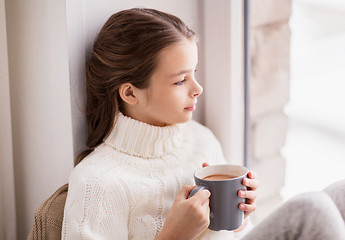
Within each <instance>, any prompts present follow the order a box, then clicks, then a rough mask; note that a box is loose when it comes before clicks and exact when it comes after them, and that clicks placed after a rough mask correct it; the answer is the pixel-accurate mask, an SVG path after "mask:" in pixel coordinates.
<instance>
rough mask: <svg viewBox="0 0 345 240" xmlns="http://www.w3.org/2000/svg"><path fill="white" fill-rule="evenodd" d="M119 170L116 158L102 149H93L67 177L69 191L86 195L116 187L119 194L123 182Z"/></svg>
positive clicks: (100, 192)
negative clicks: (68, 177)
mask: <svg viewBox="0 0 345 240" xmlns="http://www.w3.org/2000/svg"><path fill="white" fill-rule="evenodd" d="M120 172H122V171H121V167H120V166H118V165H117V162H116V159H113V158H112V157H111V156H109V155H107V154H106V153H104V152H102V151H93V152H91V153H90V154H89V155H88V156H87V157H85V158H84V159H83V160H82V161H81V162H80V163H79V164H78V165H77V166H76V167H75V168H74V169H73V171H72V173H71V175H70V179H69V192H73V193H75V194H77V195H79V196H80V197H81V196H84V197H86V196H88V195H93V194H94V193H97V194H102V193H105V192H107V191H108V189H109V188H111V189H117V191H119V192H118V194H120V193H121V188H120V187H119V186H121V185H122V182H123V179H122V178H121V177H120V176H123V174H118V173H120ZM124 194H125V193H124ZM100 196H101V195H100Z"/></svg>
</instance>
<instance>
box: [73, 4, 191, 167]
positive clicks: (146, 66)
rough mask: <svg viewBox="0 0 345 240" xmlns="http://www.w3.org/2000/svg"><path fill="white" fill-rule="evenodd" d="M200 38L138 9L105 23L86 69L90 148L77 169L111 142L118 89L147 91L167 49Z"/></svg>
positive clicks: (166, 17) (172, 20)
mask: <svg viewBox="0 0 345 240" xmlns="http://www.w3.org/2000/svg"><path fill="white" fill-rule="evenodd" d="M183 38H187V39H191V40H196V34H195V33H194V32H193V31H192V30H191V29H190V28H188V27H187V26H186V25H185V24H184V22H183V21H181V19H179V18H178V17H176V16H173V15H171V14H168V13H164V12H161V11H158V10H154V9H147V8H133V9H129V10H124V11H121V12H118V13H115V14H114V15H112V16H111V17H110V18H109V19H108V21H107V22H106V23H105V24H104V26H103V27H102V29H101V31H100V32H99V34H98V37H97V39H96V41H95V43H94V46H93V52H92V55H91V58H90V60H89V62H88V63H87V65H86V94H87V96H86V109H85V110H86V111H85V112H86V121H87V125H88V139H87V146H88V148H87V149H86V150H85V151H83V152H82V153H80V154H79V156H78V157H77V159H76V164H78V163H79V162H80V161H81V160H82V159H83V158H84V157H86V156H87V155H88V154H89V153H90V152H92V151H93V150H94V149H95V147H97V146H98V145H100V144H101V143H102V141H103V139H104V138H105V137H107V136H108V135H109V134H110V132H111V130H112V127H113V124H114V122H115V118H116V116H117V114H118V112H119V111H121V110H122V109H121V103H122V100H121V98H120V96H119V93H118V90H119V87H120V86H121V85H122V84H124V83H131V84H133V85H134V86H135V87H137V88H140V89H143V88H147V87H148V86H149V79H150V77H151V75H152V73H153V71H154V70H155V68H156V65H157V59H158V54H159V53H160V52H161V50H162V49H164V48H166V47H168V46H170V45H172V44H174V43H177V42H179V41H181V40H182V39H183Z"/></svg>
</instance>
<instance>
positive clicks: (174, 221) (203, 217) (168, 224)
mask: <svg viewBox="0 0 345 240" xmlns="http://www.w3.org/2000/svg"><path fill="white" fill-rule="evenodd" d="M193 188H194V187H193V186H184V187H183V188H182V190H181V191H180V193H179V194H178V195H177V197H176V199H175V201H174V204H173V205H172V207H171V209H170V211H169V213H168V216H167V218H166V220H165V223H164V226H163V228H162V231H161V232H160V234H159V235H158V236H157V238H156V240H165V239H169V240H174V239H186V240H187V239H195V238H196V237H198V236H199V235H201V234H202V233H203V232H204V231H205V229H207V227H208V225H209V221H210V219H209V214H210V208H209V197H210V195H211V194H210V192H209V191H208V190H202V191H199V192H197V193H196V194H195V195H194V196H193V197H191V198H188V196H189V194H190V192H191V191H192V190H193Z"/></svg>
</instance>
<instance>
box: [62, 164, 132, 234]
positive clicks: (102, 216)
mask: <svg viewBox="0 0 345 240" xmlns="http://www.w3.org/2000/svg"><path fill="white" fill-rule="evenodd" d="M105 175H106V174H105ZM69 186H70V187H69V192H68V196H67V200H66V205H65V214H64V222H63V230H62V239H73V240H74V239H128V214H129V210H128V209H129V206H128V201H127V197H126V194H125V191H124V189H123V187H122V185H121V184H120V182H119V180H117V179H114V178H112V179H111V180H109V179H107V178H97V177H94V176H92V177H88V178H86V177H85V176H84V175H83V174H81V173H80V171H75V173H74V174H72V176H71V178H70V184H69Z"/></svg>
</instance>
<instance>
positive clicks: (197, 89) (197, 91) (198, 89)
mask: <svg viewBox="0 0 345 240" xmlns="http://www.w3.org/2000/svg"><path fill="white" fill-rule="evenodd" d="M203 90H204V89H203V88H202V86H201V85H200V84H199V83H197V82H196V86H195V89H194V92H193V95H192V97H197V96H199V95H200V94H201V93H202V91H203Z"/></svg>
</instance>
